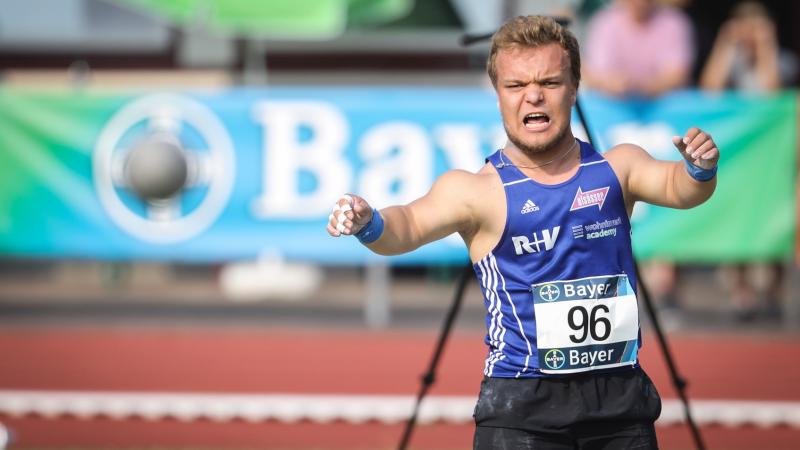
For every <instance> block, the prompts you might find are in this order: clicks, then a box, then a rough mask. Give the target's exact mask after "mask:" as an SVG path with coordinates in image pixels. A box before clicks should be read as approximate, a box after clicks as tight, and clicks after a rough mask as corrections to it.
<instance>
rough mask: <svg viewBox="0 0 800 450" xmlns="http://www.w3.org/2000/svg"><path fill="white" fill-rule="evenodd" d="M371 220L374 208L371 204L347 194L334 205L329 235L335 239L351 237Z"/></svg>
mask: <svg viewBox="0 0 800 450" xmlns="http://www.w3.org/2000/svg"><path fill="white" fill-rule="evenodd" d="M370 220H372V207H370V206H369V203H367V201H366V200H364V199H363V198H361V197H359V196H357V195H353V194H345V195H343V196H342V198H340V199H339V200H338V201H337V202H336V203H334V205H333V211H332V212H331V215H330V216H328V227H327V230H328V234H330V235H331V236H333V237H339V236H342V235H345V236H351V235H353V234H356V233H358V232H359V231H360V230H361V229H362V228H364V225H366V224H367V223H369V221H370Z"/></svg>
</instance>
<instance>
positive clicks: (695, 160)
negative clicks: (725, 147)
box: [672, 128, 719, 169]
mask: <svg viewBox="0 0 800 450" xmlns="http://www.w3.org/2000/svg"><path fill="white" fill-rule="evenodd" d="M672 143H673V144H674V145H675V148H677V149H678V151H680V152H681V155H682V156H683V157H684V158H685V159H686V160H687V161H689V162H690V163H691V164H694V165H695V166H697V167H700V168H701V169H713V168H714V167H716V166H717V162H719V149H718V148H717V144H716V143H715V142H714V140H713V139H711V135H710V134H708V133H706V132H704V131H703V130H701V129H699V128H690V129H689V131H687V132H686V134H685V135H684V136H683V137H680V136H673V137H672Z"/></svg>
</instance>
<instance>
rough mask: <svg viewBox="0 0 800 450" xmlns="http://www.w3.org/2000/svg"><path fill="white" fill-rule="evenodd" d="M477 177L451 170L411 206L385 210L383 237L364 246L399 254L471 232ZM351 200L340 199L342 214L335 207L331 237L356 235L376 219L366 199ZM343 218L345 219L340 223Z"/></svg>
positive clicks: (386, 253) (377, 251)
mask: <svg viewBox="0 0 800 450" xmlns="http://www.w3.org/2000/svg"><path fill="white" fill-rule="evenodd" d="M476 177H477V175H475V174H471V173H469V172H465V171H461V170H451V171H449V172H446V173H445V174H443V175H442V176H441V177H439V178H438V179H437V180H436V182H434V184H433V187H431V190H430V191H429V192H428V193H427V194H425V195H424V196H422V197H420V198H418V199H416V200H414V201H413V202H411V203H409V204H407V205H401V206H390V207H388V208H384V209H382V210H381V211H380V213H379V214H380V215H381V217H382V219H383V230H382V232H381V234H380V237H379V238H378V239H377V240H375V241H373V242H370V243H365V244H364V245H366V246H367V248H369V249H370V250H372V251H374V252H375V253H378V254H381V255H397V254H401V253H406V252H410V251H412V250H415V249H417V248H419V247H420V246H422V245H424V244H427V243H429V242H433V241H435V240H438V239H442V238H444V237H446V236H448V235H450V234H452V233H455V232H460V233H465V232H469V230H470V229H471V228H472V227H473V226H474V225H475V222H476V221H475V219H474V217H475V215H474V213H473V207H472V205H474V204H475V202H476V201H477V198H476V197H475V196H476V195H477V191H478V190H477V189H475V181H476V180H475V178H476ZM349 197H350V199H348V198H346V197H343V198H342V199H340V200H339V202H337V206H338V207H339V211H337V208H334V213H333V214H331V217H330V220H329V222H328V233H329V234H330V235H331V236H334V237H338V236H342V235H345V236H347V235H355V234H357V233H358V232H359V231H361V230H362V228H364V227H365V226H370V221H374V220H375V218H374V217H373V210H372V206H371V205H369V203H367V201H366V200H364V199H363V198H361V197H359V196H356V195H350V196H349ZM348 204H349V208H348V206H346V205H348ZM350 208H351V209H350ZM341 209H345V210H347V209H350V210H347V211H344V213H343V214H344V215H343V216H342V215H340V213H339V212H340V211H341ZM340 218H344V219H345V220H344V221H340V220H339V219H340ZM337 226H338V229H337Z"/></svg>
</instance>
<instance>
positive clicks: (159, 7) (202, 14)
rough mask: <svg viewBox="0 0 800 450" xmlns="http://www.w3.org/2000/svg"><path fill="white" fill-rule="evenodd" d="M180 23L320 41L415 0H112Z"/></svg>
mask: <svg viewBox="0 0 800 450" xmlns="http://www.w3.org/2000/svg"><path fill="white" fill-rule="evenodd" d="M115 1H116V2H117V3H121V4H123V5H127V6H129V7H132V8H135V9H137V10H140V11H144V12H146V13H149V14H153V15H156V16H158V17H161V18H163V19H165V20H167V21H168V22H171V23H174V24H178V25H181V26H185V25H189V24H196V25H199V26H207V27H209V28H210V29H212V30H214V31H217V32H223V33H229V34H236V35H241V36H246V37H253V38H272V39H291V40H316V39H320V40H324V39H331V38H335V37H337V36H338V35H340V34H341V33H343V32H344V30H345V29H346V28H347V27H348V24H352V25H372V24H379V23H384V22H387V21H392V20H396V19H399V18H401V17H404V16H406V15H408V13H409V12H410V11H411V10H412V7H413V6H414V0H268V1H265V0H115Z"/></svg>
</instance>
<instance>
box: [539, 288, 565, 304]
mask: <svg viewBox="0 0 800 450" xmlns="http://www.w3.org/2000/svg"><path fill="white" fill-rule="evenodd" d="M539 297H540V298H542V299H544V300H545V301H548V302H553V301H556V300H558V298H559V297H561V289H559V288H558V286H556V285H555V284H545V285H544V286H542V287H540V288H539Z"/></svg>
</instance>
